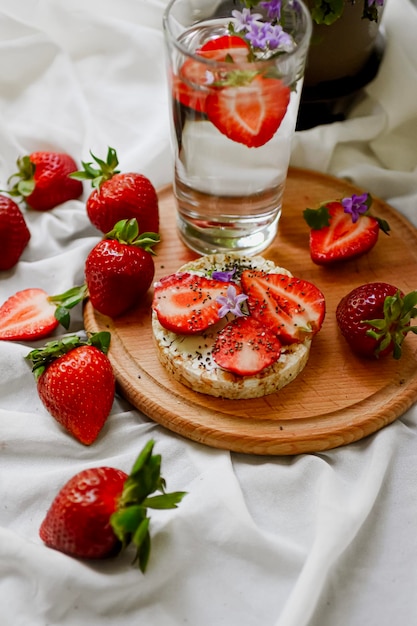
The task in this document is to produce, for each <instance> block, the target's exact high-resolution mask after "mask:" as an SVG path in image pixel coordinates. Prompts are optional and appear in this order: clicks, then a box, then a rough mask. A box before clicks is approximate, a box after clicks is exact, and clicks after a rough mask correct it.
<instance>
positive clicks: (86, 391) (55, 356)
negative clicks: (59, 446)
mask: <svg viewBox="0 0 417 626" xmlns="http://www.w3.org/2000/svg"><path fill="white" fill-rule="evenodd" d="M109 343H110V333H108V332H101V333H96V334H95V335H92V336H91V337H90V338H89V339H88V341H82V340H81V339H80V338H79V337H78V336H75V335H74V336H67V337H64V338H63V339H61V340H57V341H51V342H49V343H47V344H46V345H45V346H44V347H43V348H41V349H39V350H32V351H31V352H30V353H29V354H28V355H27V357H26V358H27V360H28V361H31V362H32V365H33V368H32V371H33V374H34V376H35V380H36V382H37V389H38V394H39V397H40V399H41V401H42V403H43V404H44V406H45V408H46V410H47V411H48V412H49V413H50V414H51V415H52V417H54V418H55V419H56V420H57V421H58V422H59V423H60V424H61V425H62V426H63V427H64V428H65V429H66V430H67V431H68V432H69V433H70V434H71V435H72V436H73V437H75V438H76V439H78V441H80V442H81V443H83V444H85V445H90V444H92V443H93V442H94V441H95V440H96V439H97V437H98V435H99V433H100V431H101V429H102V427H103V426H104V423H105V421H106V419H107V417H108V415H109V413H110V410H111V407H112V404H113V400H114V393H115V379H114V375H113V370H112V366H111V364H110V361H109V359H108V357H107V356H106V353H107V350H108V347H109Z"/></svg>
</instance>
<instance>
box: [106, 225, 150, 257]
mask: <svg viewBox="0 0 417 626" xmlns="http://www.w3.org/2000/svg"><path fill="white" fill-rule="evenodd" d="M104 239H115V240H116V241H118V242H119V243H123V244H126V245H129V246H136V247H137V248H142V249H143V250H145V251H146V252H150V253H151V254H155V252H154V250H153V249H152V248H153V246H154V245H155V244H157V243H159V242H160V241H161V237H160V235H159V234H158V233H152V232H146V233H140V234H139V224H138V221H137V219H136V218H135V217H134V218H132V219H130V220H119V221H118V222H117V223H116V224H115V226H114V228H112V230H111V231H110V232H108V233H107V234H106V235H105V236H104Z"/></svg>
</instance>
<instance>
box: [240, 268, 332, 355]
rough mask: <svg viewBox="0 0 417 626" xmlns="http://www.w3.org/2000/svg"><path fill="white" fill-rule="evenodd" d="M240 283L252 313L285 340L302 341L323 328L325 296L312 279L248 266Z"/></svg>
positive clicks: (290, 341) (284, 341) (285, 341)
mask: <svg viewBox="0 0 417 626" xmlns="http://www.w3.org/2000/svg"><path fill="white" fill-rule="evenodd" d="M241 283H242V287H243V291H244V293H246V294H247V295H248V300H247V305H248V308H249V311H250V313H251V315H253V317H256V319H257V320H259V321H260V322H261V323H262V324H263V325H265V326H268V327H270V328H271V329H273V330H274V332H275V333H276V334H277V335H278V337H279V339H280V340H281V341H282V343H301V342H303V341H304V340H305V339H308V338H311V337H313V335H315V334H316V333H317V332H318V331H319V330H320V328H321V326H322V324H323V320H324V316H325V300H324V296H323V294H322V292H321V291H320V290H319V289H318V288H317V287H316V286H315V285H313V284H312V283H310V282H308V281H306V280H302V279H300V278H295V277H293V276H286V275H284V274H265V273H264V272H261V271H257V270H245V271H244V272H243V273H242V276H241Z"/></svg>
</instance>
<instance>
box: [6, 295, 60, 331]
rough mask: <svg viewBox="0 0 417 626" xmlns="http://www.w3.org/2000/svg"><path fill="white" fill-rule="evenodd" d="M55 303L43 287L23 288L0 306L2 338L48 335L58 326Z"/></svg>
mask: <svg viewBox="0 0 417 626" xmlns="http://www.w3.org/2000/svg"><path fill="white" fill-rule="evenodd" d="M55 309H56V307H55V305H54V304H52V303H51V302H50V300H49V296H48V294H47V293H46V291H44V290H43V289H38V288H33V289H23V290H22V291H18V292H17V293H15V294H14V295H13V296H10V298H9V299H8V300H6V302H4V304H2V306H1V307H0V339H7V340H15V339H20V340H30V339H41V338H42V337H47V336H48V335H50V334H51V333H52V331H53V330H55V328H56V327H57V326H58V324H59V322H58V320H57V319H56V317H55Z"/></svg>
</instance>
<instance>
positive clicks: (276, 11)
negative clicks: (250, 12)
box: [259, 0, 383, 22]
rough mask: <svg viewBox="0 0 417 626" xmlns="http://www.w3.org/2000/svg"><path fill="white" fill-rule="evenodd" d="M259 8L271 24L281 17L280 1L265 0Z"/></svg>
mask: <svg viewBox="0 0 417 626" xmlns="http://www.w3.org/2000/svg"><path fill="white" fill-rule="evenodd" d="M371 1H375V0H371ZM382 1H383V0H382ZM259 6H260V7H262V8H263V9H265V11H266V14H267V16H268V19H270V20H271V22H272V21H273V20H277V21H279V19H280V17H281V0H265V1H264V2H260V3H259Z"/></svg>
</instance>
